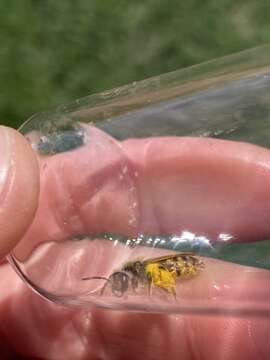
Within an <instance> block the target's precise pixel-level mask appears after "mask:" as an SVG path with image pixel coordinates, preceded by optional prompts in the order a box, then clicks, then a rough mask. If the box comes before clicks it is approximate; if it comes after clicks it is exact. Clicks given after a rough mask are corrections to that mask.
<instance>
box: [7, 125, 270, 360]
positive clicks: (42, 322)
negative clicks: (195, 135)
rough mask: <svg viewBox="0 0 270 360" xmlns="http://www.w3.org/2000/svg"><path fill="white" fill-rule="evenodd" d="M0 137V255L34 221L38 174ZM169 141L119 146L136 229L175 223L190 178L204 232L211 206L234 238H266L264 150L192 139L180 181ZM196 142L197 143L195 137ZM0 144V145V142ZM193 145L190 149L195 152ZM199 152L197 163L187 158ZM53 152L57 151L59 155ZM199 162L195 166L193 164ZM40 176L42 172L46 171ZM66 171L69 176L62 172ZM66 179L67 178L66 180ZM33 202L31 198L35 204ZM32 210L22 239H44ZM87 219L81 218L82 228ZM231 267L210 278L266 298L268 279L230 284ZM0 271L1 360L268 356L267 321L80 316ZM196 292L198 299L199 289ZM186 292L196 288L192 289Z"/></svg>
mask: <svg viewBox="0 0 270 360" xmlns="http://www.w3.org/2000/svg"><path fill="white" fill-rule="evenodd" d="M1 134H4V135H3V136H4V137H6V135H7V134H10V136H11V138H10V139H9V144H10V146H11V149H12V151H11V155H10V156H11V159H12V162H11V164H12V165H9V166H8V165H1V170H2V169H5V167H6V168H7V167H8V169H9V171H10V172H9V175H8V177H7V181H8V182H7V183H6V184H5V185H4V186H3V187H2V188H3V195H2V196H1V198H2V199H1V201H2V203H1V213H0V225H1V226H0V229H1V230H0V231H1V232H0V234H1V237H0V238H1V244H0V251H1V254H2V256H4V254H7V253H8V252H9V251H10V250H11V249H12V248H13V247H14V246H15V244H16V243H17V242H18V241H19V239H20V238H21V236H22V235H23V233H24V232H25V230H26V228H27V227H28V226H29V225H30V222H31V220H32V218H33V216H34V212H35V210H36V207H37V203H38V168H37V164H36V161H35V157H34V156H33V154H32V151H31V149H30V147H29V145H28V144H27V142H26V141H25V140H24V139H23V138H22V137H21V136H20V135H19V134H17V133H16V132H15V131H13V130H9V129H3V128H2V127H1V128H0V136H1ZM178 141H179V139H177V138H174V139H171V138H167V139H166V138H163V139H162V140H160V139H148V140H147V139H145V140H134V141H133V140H131V141H126V142H124V143H123V148H124V150H125V152H126V154H127V156H128V157H129V158H130V159H131V160H132V161H133V162H134V164H135V166H137V167H138V169H142V165H143V167H144V171H141V177H140V180H141V182H140V184H139V187H140V197H141V198H140V200H141V201H140V203H141V207H140V212H141V214H142V215H143V216H141V217H142V221H141V223H140V226H143V227H145V228H146V227H149V226H151V227H152V228H151V230H152V231H151V232H152V233H153V231H155V226H156V225H157V224H158V226H161V227H162V229H165V230H166V231H169V230H170V228H171V227H173V222H174V221H173V219H174V220H175V221H177V218H179V216H180V211H183V207H181V208H180V207H179V206H177V205H179V203H180V201H183V196H188V194H191V193H194V190H195V189H194V188H190V184H193V185H194V184H195V181H194V179H196V176H197V175H198V173H199V174H200V182H199V185H198V184H197V185H198V186H202V187H203V189H204V191H200V192H199V194H202V195H200V196H194V197H193V198H192V201H191V198H190V202H189V206H190V209H191V210H192V209H195V210H196V211H197V212H198V214H199V215H200V216H204V221H201V222H200V223H202V224H203V225H204V226H208V227H209V230H210V227H211V221H210V220H211V216H210V215H211V212H213V211H217V208H218V210H219V211H218V219H217V223H219V222H220V221H222V220H224V219H226V221H228V222H229V223H231V224H233V229H234V233H237V235H238V237H240V238H241V237H245V236H247V234H249V235H250V234H251V235H250V236H251V239H252V240H255V239H256V233H258V231H262V233H261V234H260V235H262V236H265V235H266V234H269V233H270V226H269V224H268V223H267V222H265V221H264V222H262V220H261V219H262V218H264V219H265V218H267V216H268V215H269V214H268V213H269V211H270V210H269V206H268V204H269V200H270V199H269V197H270V194H269V191H268V189H269V181H270V173H269V170H268V169H267V166H266V165H267V164H269V163H270V154H269V151H268V150H264V149H261V148H259V147H255V146H250V145H246V144H240V143H232V142H221V143H218V144H220V147H219V145H216V143H215V142H211V141H209V142H208V143H207V142H202V143H197V145H200V146H199V147H198V146H196V147H194V146H190V144H191V142H187V143H186V150H185V151H186V154H188V156H187V158H186V159H187V160H186V162H185V174H188V175H187V176H185V178H184V179H183V177H182V176H180V174H183V172H182V170H183V168H182V167H181V163H180V162H179V156H180V154H179V153H178V150H179V143H178ZM196 141H199V142H200V139H198V140H196ZM3 143H4V140H3V141H2V140H1V141H0V144H1V145H2V144H3ZM193 145H194V144H193ZM213 146H214V147H215V149H214V150H215V151H213ZM146 149H147V157H146ZM194 149H197V152H196V150H195V151H194ZM81 151H82V154H81V156H83V154H84V156H87V148H86V149H82V150H81ZM181 151H183V149H181ZM172 153H173V154H174V155H175V156H174V157H173V158H172V157H171V156H169V155H171V154H172ZM199 153H200V154H202V153H203V154H204V156H205V163H204V164H202V163H201V161H200V162H197V160H196V159H197V157H198V154H199ZM228 153H230V154H233V156H231V157H230V158H228V156H227V155H226V154H228ZM70 154H72V153H70ZM70 154H69V156H70V159H69V160H68V161H70V163H72V162H73V163H74V162H75V161H76V156H74V158H73V157H72V155H70ZM1 155H2V156H3V160H6V159H7V158H8V157H9V155H8V154H7V153H5V151H4V150H2V152H1ZM61 156H63V157H66V156H67V155H66V154H65V153H63V154H62V155H61ZM200 164H201V165H202V166H201V168H200V167H198V166H200ZM262 164H263V165H264V166H263V167H262V166H261V165H262ZM96 165H97V164H96ZM50 166H51V167H50ZM50 166H49V168H50V169H51V170H50V171H54V169H55V168H54V166H55V163H54V162H53V160H52V162H51V164H50ZM69 169H72V167H71V168H69ZM217 169H219V170H218V172H217ZM71 171H72V170H71ZM77 171H78V169H77ZM88 171H90V169H83V176H85V177H87V174H88ZM2 173H3V172H2ZM46 174H47V175H46V176H49V172H47V173H46ZM69 175H70V177H72V173H70V174H69ZM73 175H74V174H73ZM2 178H3V177H2ZM260 179H263V180H262V181H261V180H260ZM192 180H193V181H192ZM66 181H67V182H68V177H67V178H66ZM179 181H180V182H181V186H179ZM217 182H218V183H219V186H220V188H219V190H220V191H218V192H212V191H211V189H213V187H214V188H215V184H216V183H217ZM46 183H47V184H48V185H47V186H50V191H51V192H53V191H56V187H54V186H55V185H54V183H53V182H51V183H50V182H46ZM69 185H70V183H69ZM70 186H71V187H69V188H68V191H72V184H71V185H70ZM7 189H8V190H7ZM240 189H241V192H240V193H239V191H240ZM84 190H85V188H84ZM254 190H258V192H257V193H256V192H255V196H253V197H252V199H250V196H249V195H250V194H251V193H252V194H254ZM18 194H20V195H18ZM44 194H45V192H44ZM185 194H186V195H185ZM150 195H151V196H150ZM44 196H45V195H44ZM55 196H56V198H57V196H58V195H57V194H56V193H55ZM239 197H240V199H241V200H242V202H243V203H245V201H248V202H249V207H248V208H245V206H243V207H241V208H235V201H234V199H239ZM153 199H154V200H155V202H154V203H153ZM164 199H166V201H165V200H164ZM227 199H228V200H227ZM247 199H248V200H247ZM43 200H44V199H43V198H42V197H41V198H40V204H42V202H43ZM80 200H81V199H80ZM226 200H227V201H226ZM203 203H208V208H207V210H205V207H203V206H202V205H201V204H203ZM55 204H57V199H56V202H55ZM59 205H60V203H59ZM40 206H41V207H42V205H40ZM251 206H254V208H256V213H255V214H253V215H252V217H253V218H252V221H253V223H250V221H249V222H248V223H246V222H245V219H246V218H247V217H248V216H249V214H248V213H246V212H245V209H249V208H250V207H251ZM153 209H155V210H157V212H156V213H157V214H158V215H157V218H156V220H157V219H158V221H157V222H155V221H149V219H150V217H151V215H152V214H153ZM181 209H182V210H181ZM39 211H40V210H38V213H37V217H36V220H35V221H34V223H33V224H32V227H31V229H32V230H31V229H30V230H31V231H32V232H31V231H30V234H28V236H29V241H30V240H32V241H36V239H37V238H44V237H45V238H46V231H47V232H48V233H49V232H50V226H48V223H49V221H48V220H47V218H46V217H45V218H44V216H43V217H42V218H41V216H39ZM123 211H124V210H123ZM59 212H61V209H60V207H59V209H57V212H56V213H57V214H59ZM204 213H205V215H204ZM66 215H67V214H66ZM81 215H82V216H83V214H81ZM121 215H122V214H121V211H120V213H118V217H119V218H118V217H116V218H115V219H114V225H115V226H117V225H118V223H119V224H120V222H121V224H120V225H119V226H123V217H122V216H121ZM255 215H256V216H255ZM93 216H95V220H96V223H99V221H100V222H101V221H103V222H106V221H107V220H106V214H105V215H104V214H101V213H100V214H95V215H93ZM11 219H12V220H11ZM98 219H100V220H99V221H98ZM91 220H92V219H91V218H89V219H88V221H89V223H91ZM14 224H16V227H15V226H14ZM49 224H51V223H49ZM149 224H150V225H149ZM205 224H206V225H205ZM199 225H200V224H199V223H198V226H199ZM45 226H46V228H45ZM86 226H87V225H86ZM235 267H236V268H237V269H238V265H234V264H226V266H225V265H224V264H221V265H220V266H219V267H216V274H215V276H217V277H220V279H223V280H222V281H223V283H224V284H225V283H227V282H229V284H231V288H230V291H231V292H232V293H233V292H235V293H236V292H237V291H239V287H240V288H241V291H244V292H245V293H246V294H247V296H252V294H254V292H258V291H262V290H261V289H263V293H260V294H259V295H258V296H262V297H265V301H269V300H270V298H269V294H268V290H267V289H268V288H269V278H268V276H267V275H268V274H267V272H266V271H265V270H257V269H256V271H255V270H254V272H253V274H252V276H251V277H247V278H245V279H243V277H241V273H240V272H239V276H238V277H237V276H236V277H234V278H231V277H230V274H231V273H233V274H235V271H234V268H235ZM0 271H1V276H0V287H1V294H0V333H1V334H2V348H3V351H6V353H5V355H3V356H8V355H7V353H8V352H9V353H10V354H11V353H12V352H17V353H20V354H23V355H24V356H26V357H27V358H31V357H32V358H39V359H57V360H58V359H59V360H60V359H65V360H68V359H73V360H74V359H80V360H81V359H117V360H118V359H120V360H121V359H126V358H129V359H131V360H132V359H141V358H144V359H164V358H167V359H172V360H174V359H179V358H183V359H187V360H188V359H197V358H198V359H204V358H205V359H230V360H233V359H245V360H246V359H247V360H249V359H256V358H259V359H268V358H269V356H270V347H269V345H268V341H267V339H266V336H267V333H268V330H269V328H270V323H269V320H268V319H263V318H256V317H251V318H248V317H245V318H240V317H229V316H228V317H223V316H217V317H215V316H206V315H204V316H198V315H196V316H195V315H181V314H179V315H164V314H136V313H127V312H120V311H117V312H116V311H114V312H113V311H103V310H100V309H92V310H91V311H88V310H77V309H70V308H64V307H61V306H58V305H55V304H52V303H49V302H47V301H46V300H43V299H42V298H40V297H39V296H37V295H36V294H34V293H33V292H32V291H31V290H29V289H28V288H27V287H26V286H25V285H24V283H23V282H22V281H21V280H20V279H19V278H18V276H17V275H16V274H15V273H14V271H13V270H12V269H11V268H10V266H9V265H8V264H2V265H1V269H0ZM243 280H244V281H243ZM202 281H203V282H205V285H207V284H209V278H207V276H206V277H205V278H204V279H203V280H202ZM204 289H205V292H206V293H207V291H208V288H207V286H205V287H204ZM193 291H195V292H196V289H193ZM222 291H224V293H225V292H226V289H221V292H222ZM3 356H2V358H4V357H3ZM6 358H8V357H6Z"/></svg>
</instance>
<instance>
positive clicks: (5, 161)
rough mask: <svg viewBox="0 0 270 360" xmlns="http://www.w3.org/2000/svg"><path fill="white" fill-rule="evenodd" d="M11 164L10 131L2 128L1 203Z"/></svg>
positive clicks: (0, 140)
mask: <svg viewBox="0 0 270 360" xmlns="http://www.w3.org/2000/svg"><path fill="white" fill-rule="evenodd" d="M10 164H11V141H10V135H9V131H8V129H7V128H6V127H4V126H0V203H1V199H2V196H3V195H4V193H5V188H6V185H7V180H8V175H9V170H10Z"/></svg>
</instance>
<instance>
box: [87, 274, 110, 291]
mask: <svg viewBox="0 0 270 360" xmlns="http://www.w3.org/2000/svg"><path fill="white" fill-rule="evenodd" d="M82 280H105V281H106V282H105V284H104V285H103V286H102V289H101V290H100V295H102V294H103V293H104V290H105V288H106V286H107V285H108V283H109V282H111V280H110V279H108V278H106V277H105V276H91V277H83V278H82ZM94 292H95V291H91V292H90V293H94Z"/></svg>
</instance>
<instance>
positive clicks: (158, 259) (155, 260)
mask: <svg viewBox="0 0 270 360" xmlns="http://www.w3.org/2000/svg"><path fill="white" fill-rule="evenodd" d="M194 255H195V254H194V253H192V252H183V253H178V254H169V255H163V256H159V257H153V258H150V259H146V260H143V261H142V263H143V264H144V265H147V264H151V263H160V264H162V263H163V262H165V261H166V260H172V261H178V260H180V259H182V258H183V256H194Z"/></svg>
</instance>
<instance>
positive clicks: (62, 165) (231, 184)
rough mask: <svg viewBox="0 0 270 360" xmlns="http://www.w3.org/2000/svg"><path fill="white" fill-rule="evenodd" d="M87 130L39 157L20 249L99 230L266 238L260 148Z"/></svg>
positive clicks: (267, 200) (269, 169)
mask: <svg viewBox="0 0 270 360" xmlns="http://www.w3.org/2000/svg"><path fill="white" fill-rule="evenodd" d="M87 129H88V130H87V131H88V137H89V139H90V140H89V141H88V142H86V144H85V146H82V147H81V148H78V149H77V150H76V151H73V152H68V153H61V154H57V155H56V156H53V157H51V158H48V157H45V158H41V160H40V161H41V171H42V173H41V182H42V184H41V197H40V203H39V209H38V212H37V216H36V218H35V221H34V223H33V225H32V227H31V230H30V231H29V233H28V235H27V237H26V238H25V239H24V243H22V244H21V245H20V246H21V248H22V247H23V246H25V247H28V248H29V249H30V248H32V247H33V241H34V242H36V243H41V242H43V241H46V240H47V239H51V240H63V239H65V238H68V237H72V236H74V235H80V234H97V233H102V232H105V233H106V232H110V233H116V234H127V235H132V236H136V234H141V233H146V234H149V233H150V234H155V235H159V234H162V235H165V234H168V233H169V234H172V233H176V234H179V233H181V232H182V231H186V230H188V231H190V232H192V233H195V234H199V235H200V234H204V235H206V236H208V237H209V238H210V239H211V240H216V239H218V238H219V236H220V235H222V234H225V235H227V236H229V237H231V238H232V240H233V241H248V240H260V239H265V238H267V237H269V235H270V225H269V221H268V220H267V219H268V218H269V216H270V192H269V191H268V189H269V185H270V166H269V164H270V151H269V150H268V149H264V148H261V147H259V146H255V145H250V144H245V143H236V142H232V141H221V140H215V139H206V138H198V139H195V138H179V137H171V138H150V139H142V140H128V141H126V142H124V143H123V144H122V145H120V144H119V143H117V142H116V141H115V140H112V139H111V138H110V137H108V135H106V134H104V133H102V132H101V131H100V130H98V129H94V128H92V127H88V128H87ZM123 169H124V170H125V171H124V170H123ZM123 171H124V174H122V172H123ZM78 174H83V175H82V176H78ZM120 175H121V176H120ZM115 199H117V202H116V201H115ZM27 243H29V244H30V245H27ZM31 244H32V246H31Z"/></svg>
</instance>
